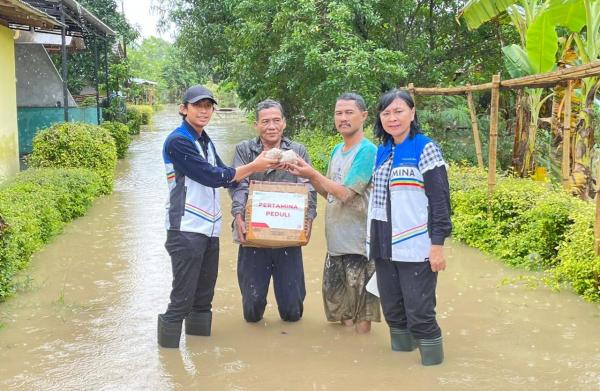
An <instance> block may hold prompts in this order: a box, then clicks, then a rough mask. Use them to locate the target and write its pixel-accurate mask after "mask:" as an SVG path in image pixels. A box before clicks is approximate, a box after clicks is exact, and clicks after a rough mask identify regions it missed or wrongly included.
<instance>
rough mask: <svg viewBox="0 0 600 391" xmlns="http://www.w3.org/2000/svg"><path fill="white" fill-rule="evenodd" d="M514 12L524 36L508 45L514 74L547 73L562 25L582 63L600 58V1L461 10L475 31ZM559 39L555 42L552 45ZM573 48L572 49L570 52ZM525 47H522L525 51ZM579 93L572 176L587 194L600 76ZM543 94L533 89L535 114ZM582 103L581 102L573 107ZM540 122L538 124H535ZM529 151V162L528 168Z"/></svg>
mask: <svg viewBox="0 0 600 391" xmlns="http://www.w3.org/2000/svg"><path fill="white" fill-rule="evenodd" d="M504 14H506V15H508V17H509V18H510V21H511V24H512V25H514V26H515V28H516V29H517V31H518V32H519V36H520V37H521V46H520V47H519V46H518V45H512V46H513V47H506V48H503V51H504V54H505V59H506V64H507V69H508V70H509V73H510V74H511V76H513V77H518V76H524V75H526V74H533V73H541V72H547V71H548V70H550V69H548V67H549V64H550V62H551V61H552V62H554V63H555V62H556V48H557V47H558V45H557V38H558V36H557V34H556V28H557V27H558V26H561V27H564V28H566V29H567V30H568V31H569V32H570V33H571V36H570V37H569V39H568V42H569V43H570V42H575V46H576V48H577V55H578V57H579V60H580V61H579V62H578V64H580V63H584V64H585V63H589V62H591V61H595V60H596V59H598V57H599V56H600V0H546V1H534V0H500V1H498V0H471V1H469V2H468V3H467V4H466V5H465V7H464V8H463V9H462V10H461V11H460V13H459V17H462V18H463V19H464V20H465V21H466V22H467V25H468V26H469V28H470V29H474V28H477V27H478V26H480V25H481V24H483V23H485V22H487V21H489V20H491V19H493V18H497V17H500V16H502V15H504ZM552 41H554V44H552ZM569 48H570V46H569V47H567V48H566V49H567V50H568V49H569ZM520 49H522V50H520ZM579 86H580V87H581V88H580V89H579V90H578V91H575V93H574V94H573V98H572V99H574V100H579V99H583V102H582V103H583V104H584V107H585V108H584V110H581V111H580V112H579V113H577V117H576V118H577V120H576V123H577V126H576V131H575V132H574V140H573V141H574V143H573V145H574V147H573V148H572V156H571V161H572V163H573V173H572V178H573V182H574V185H575V186H576V187H577V188H579V192H580V194H581V195H582V196H584V197H585V196H586V195H587V194H588V191H589V190H590V185H591V175H590V173H591V153H592V148H593V126H592V124H591V121H592V116H591V113H592V112H593V104H594V96H595V94H596V91H597V90H598V87H599V81H598V78H586V79H584V80H583V83H580V84H578V87H579ZM537 95H538V92H535V91H533V90H530V91H527V97H528V100H529V104H530V109H531V110H532V114H535V108H536V107H541V104H540V103H543V101H544V100H545V99H547V97H546V98H541V95H540V96H539V97H538V96H537ZM572 106H573V107H577V105H572ZM536 117H539V112H538V115H537V116H536V115H531V121H530V129H529V131H530V133H529V137H528V140H529V141H528V143H527V144H528V145H527V148H526V150H527V151H531V150H533V149H532V148H533V146H532V145H529V144H530V142H531V140H535V136H532V135H531V131H532V130H533V129H534V128H536V127H537V124H536V123H535V124H534V121H537V119H536ZM534 125H535V126H534ZM527 160H528V155H527V152H526V153H525V157H524V159H523V162H524V163H525V164H524V165H523V167H524V168H527Z"/></svg>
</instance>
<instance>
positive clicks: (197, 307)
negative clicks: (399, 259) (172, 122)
mask: <svg viewBox="0 0 600 391" xmlns="http://www.w3.org/2000/svg"><path fill="white" fill-rule="evenodd" d="M216 103H217V101H216V100H215V99H214V97H213V94H212V92H211V91H210V90H208V89H207V88H206V87H203V86H201V85H197V86H193V87H191V88H189V89H188V90H187V91H186V92H185V94H184V96H183V103H182V104H181V105H180V106H179V114H180V115H181V116H182V117H183V122H182V124H181V126H179V127H178V128H177V129H175V130H174V131H173V132H171V134H169V136H168V137H167V139H166V140H165V143H164V146H163V159H164V162H165V167H166V172H167V182H168V185H169V201H168V203H167V216H166V227H167V241H166V243H165V248H166V249H167V251H168V252H169V255H170V256H171V267H172V270H173V289H172V291H171V297H170V299H171V301H170V303H169V306H168V308H167V311H166V312H165V313H164V314H160V315H158V344H159V345H160V346H162V347H170V348H177V347H179V340H180V336H181V327H182V322H183V320H184V319H185V331H186V334H188V335H204V336H209V335H210V329H211V321H212V312H211V308H212V304H211V303H212V299H213V295H214V288H215V282H216V279H217V270H218V261H219V234H220V230H221V207H220V202H219V198H220V197H219V192H218V191H217V190H216V189H217V188H219V187H230V186H232V185H233V184H235V183H236V182H238V181H240V180H242V179H243V178H245V177H247V176H248V175H250V174H253V173H255V172H261V171H264V170H266V169H269V168H273V167H275V166H277V161H276V160H273V159H267V158H266V157H264V153H263V154H261V155H260V156H258V157H257V158H256V159H255V160H254V161H252V162H250V163H248V164H246V165H244V166H240V167H237V168H232V167H228V166H226V165H225V164H223V161H222V160H221V158H220V157H219V155H218V154H217V151H216V149H215V146H214V144H213V143H212V141H211V140H210V137H208V134H206V132H205V131H204V127H205V126H206V125H207V124H208V122H209V121H210V119H211V117H212V115H213V112H214V105H215V104H216Z"/></svg>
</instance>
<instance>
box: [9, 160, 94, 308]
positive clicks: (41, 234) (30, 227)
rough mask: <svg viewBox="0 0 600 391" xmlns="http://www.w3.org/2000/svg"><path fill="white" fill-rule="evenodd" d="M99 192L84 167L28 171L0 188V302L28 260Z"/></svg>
mask: <svg viewBox="0 0 600 391" xmlns="http://www.w3.org/2000/svg"><path fill="white" fill-rule="evenodd" d="M102 188H103V184H102V181H101V178H100V177H99V176H98V175H97V174H96V173H95V172H93V171H91V170H89V169H85V168H71V169H60V168H40V169H29V170H27V171H24V172H22V173H20V174H18V175H17V176H16V177H14V178H13V179H11V180H10V181H8V182H6V183H4V184H3V185H2V186H0V301H1V300H3V299H4V298H6V297H7V296H9V295H10V294H12V293H13V292H14V290H15V288H16V287H15V285H14V283H13V281H14V277H15V274H16V273H17V272H18V271H19V270H21V269H23V268H24V267H25V266H26V265H27V264H28V263H29V260H30V258H31V255H32V254H33V253H34V252H35V251H37V250H38V249H40V248H41V247H42V246H43V244H44V243H47V242H49V241H50V240H51V239H52V238H53V237H54V236H56V235H57V234H58V233H60V232H61V231H62V229H63V227H64V225H65V223H66V222H68V221H70V220H73V219H74V218H76V217H79V216H81V215H83V214H84V213H85V211H86V210H87V209H88V208H89V206H90V205H91V204H92V201H93V200H94V199H95V198H97V197H98V196H99V195H100V194H101V191H102ZM15 200H18V202H15Z"/></svg>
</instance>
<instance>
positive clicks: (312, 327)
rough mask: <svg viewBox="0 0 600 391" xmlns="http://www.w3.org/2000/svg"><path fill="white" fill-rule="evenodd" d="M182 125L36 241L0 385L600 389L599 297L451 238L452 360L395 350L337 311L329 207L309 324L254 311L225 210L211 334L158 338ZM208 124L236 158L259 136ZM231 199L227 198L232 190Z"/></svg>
mask: <svg viewBox="0 0 600 391" xmlns="http://www.w3.org/2000/svg"><path fill="white" fill-rule="evenodd" d="M178 122H179V118H178V116H177V115H176V110H175V108H174V107H167V108H166V109H165V110H164V111H162V112H160V113H158V114H157V115H156V116H155V119H154V125H152V126H151V130H152V131H149V132H144V133H142V134H141V135H140V136H139V138H137V139H136V140H135V141H134V142H133V144H132V146H131V149H130V152H129V156H128V158H127V159H126V160H124V161H122V162H120V164H119V167H118V175H117V183H116V187H115V192H114V193H113V194H112V195H110V196H108V197H104V198H102V199H99V200H98V201H97V202H96V203H95V204H94V206H93V207H92V208H91V210H90V211H89V213H88V214H87V215H86V216H85V217H83V218H80V219H78V220H77V221H75V222H73V223H71V224H70V225H69V226H68V227H67V229H66V231H65V233H64V234H63V235H61V236H60V237H58V238H56V239H55V240H54V241H53V242H52V243H51V244H50V245H48V246H47V247H46V248H45V249H44V250H43V251H41V252H39V253H38V254H37V255H36V256H35V257H34V259H33V260H32V262H31V266H30V268H29V269H28V270H27V271H25V272H24V273H23V275H22V276H21V280H22V284H21V285H22V291H21V292H20V293H19V294H18V295H16V296H15V297H14V298H12V299H10V300H9V301H7V302H5V303H3V304H0V322H1V323H2V325H3V326H2V328H0V389H2V390H4V389H15V390H150V389H151V390H188V389H196V390H398V389H404V390H598V389H600V337H599V336H600V332H599V330H600V306H598V305H595V304H589V303H585V302H583V301H582V300H581V299H580V298H578V297H576V296H575V295H573V294H571V293H569V292H561V293H555V292H551V291H549V290H548V289H546V288H537V289H532V288H531V287H528V286H527V285H528V284H525V283H519V284H505V283H503V281H504V280H505V279H518V278H519V277H520V276H521V274H524V275H525V277H526V278H525V281H527V276H528V274H526V273H525V272H518V271H515V270H511V269H508V268H506V267H504V266H502V265H501V264H500V263H499V262H497V261H494V260H491V259H489V258H488V257H486V256H483V255H482V254H481V253H479V252H478V251H475V250H472V249H469V248H467V247H464V246H462V245H460V244H458V243H455V242H450V243H449V245H448V249H447V258H448V269H447V270H446V271H445V272H443V273H440V276H439V284H438V308H437V309H438V317H439V322H440V325H441V326H442V329H443V333H444V338H445V345H444V348H445V354H446V360H445V362H444V363H443V364H442V365H440V366H436V367H422V366H421V365H420V362H419V354H418V352H412V353H401V352H392V351H391V350H390V348H389V338H388V329H387V327H386V326H385V324H384V323H381V324H374V325H373V330H372V332H371V333H370V334H369V335H357V334H355V333H354V331H353V330H351V329H346V328H343V327H341V326H339V325H335V324H328V323H327V322H326V321H325V317H324V314H323V309H322V298H321V275H322V264H323V258H324V255H325V241H324V232H323V220H322V214H321V217H319V218H317V220H316V222H315V224H314V230H313V234H312V239H311V243H310V244H309V245H308V246H307V247H306V248H305V249H304V264H305V273H306V284H307V298H306V301H305V313H304V317H303V319H302V320H301V321H300V322H297V323H293V324H290V323H285V322H282V321H280V320H279V318H278V315H277V309H276V307H275V306H273V302H274V300H273V296H272V295H270V296H269V302H270V304H269V306H268V308H267V311H266V314H265V319H264V321H262V322H259V323H258V324H248V323H246V322H245V321H244V320H243V317H242V313H241V298H240V293H239V289H238V286H237V278H236V272H235V266H236V254H237V249H236V247H235V246H234V245H233V244H232V241H231V234H230V232H229V230H228V229H227V228H228V226H229V223H230V222H231V217H230V216H229V215H227V214H226V215H225V222H224V224H223V226H224V232H223V235H222V238H221V258H220V259H221V261H220V271H219V279H218V281H217V287H216V292H215V299H214V315H213V333H212V336H211V337H185V336H184V337H182V343H181V349H180V350H168V349H160V348H159V347H158V346H157V344H156V315H157V314H158V313H160V312H163V311H164V309H165V308H166V305H167V301H168V296H169V292H170V283H171V270H170V264H169V258H168V256H167V253H166V251H165V250H164V248H163V243H164V239H165V232H164V228H163V221H164V220H163V218H164V216H163V212H164V201H165V199H166V194H167V187H166V180H165V178H164V169H163V165H162V162H161V156H160V152H161V145H162V142H163V140H164V138H165V136H166V134H167V132H168V131H170V130H171V129H172V128H173V127H174V126H176V125H177V124H178ZM208 131H209V133H210V135H211V136H212V137H213V140H215V142H216V144H217V149H218V150H219V151H220V153H221V155H222V156H224V158H225V160H226V161H229V160H230V159H231V155H232V152H233V147H234V145H235V143H236V142H238V141H239V140H242V139H244V138H248V137H250V136H251V135H252V134H253V133H252V130H251V129H250V127H249V126H248V125H247V124H244V123H242V122H241V120H240V118H239V117H235V116H233V117H232V116H231V115H222V116H221V118H215V119H214V120H213V122H212V124H211V126H210V127H209V129H208ZM223 204H224V208H223V209H224V210H228V208H229V200H228V197H227V196H226V194H225V192H223ZM322 206H323V203H322V202H321V206H320V209H319V210H320V211H321V212H322Z"/></svg>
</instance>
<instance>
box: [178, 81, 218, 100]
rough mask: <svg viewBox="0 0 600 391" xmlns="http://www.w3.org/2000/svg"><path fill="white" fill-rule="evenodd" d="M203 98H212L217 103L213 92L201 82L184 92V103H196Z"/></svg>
mask: <svg viewBox="0 0 600 391" xmlns="http://www.w3.org/2000/svg"><path fill="white" fill-rule="evenodd" d="M202 99H210V100H212V102H213V103H214V104H217V101H216V100H215V98H214V97H213V94H212V92H210V90H209V89H208V88H206V87H204V86H202V85H200V84H198V85H196V86H193V87H190V88H188V89H187V91H186V92H185V94H183V103H196V102H198V101H199V100H202Z"/></svg>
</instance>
